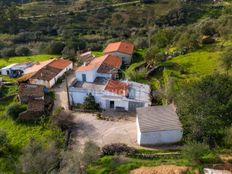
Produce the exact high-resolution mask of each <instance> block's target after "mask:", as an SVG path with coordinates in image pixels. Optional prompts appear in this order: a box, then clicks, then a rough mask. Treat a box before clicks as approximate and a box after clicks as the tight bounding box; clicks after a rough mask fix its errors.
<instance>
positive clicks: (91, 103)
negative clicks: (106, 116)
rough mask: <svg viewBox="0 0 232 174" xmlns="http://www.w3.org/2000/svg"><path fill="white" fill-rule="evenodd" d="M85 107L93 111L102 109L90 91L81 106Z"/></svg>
mask: <svg viewBox="0 0 232 174" xmlns="http://www.w3.org/2000/svg"><path fill="white" fill-rule="evenodd" d="M81 107H82V108H83V109H86V110H93V111H97V110H99V109H100V106H99V104H98V103H96V100H95V97H94V96H93V95H92V94H91V93H89V94H88V95H87V96H86V98H85V101H84V103H83V104H82V106H81Z"/></svg>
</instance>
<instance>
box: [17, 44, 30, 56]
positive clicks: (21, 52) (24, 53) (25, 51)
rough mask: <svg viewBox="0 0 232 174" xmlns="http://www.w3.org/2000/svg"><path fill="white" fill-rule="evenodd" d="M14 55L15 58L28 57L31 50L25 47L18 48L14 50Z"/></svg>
mask: <svg viewBox="0 0 232 174" xmlns="http://www.w3.org/2000/svg"><path fill="white" fill-rule="evenodd" d="M15 54H16V55H17V56H28V55H30V54H31V50H30V49H29V48H27V47H25V46H19V47H17V48H16V49H15Z"/></svg>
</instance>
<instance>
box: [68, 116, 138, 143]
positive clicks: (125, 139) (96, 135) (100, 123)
mask: <svg viewBox="0 0 232 174" xmlns="http://www.w3.org/2000/svg"><path fill="white" fill-rule="evenodd" d="M73 114H74V116H75V119H74V121H75V123H76V125H77V128H76V129H75V130H74V131H73V134H72V138H73V142H72V145H73V147H75V146H78V147H80V146H82V147H83V145H84V143H85V142H86V141H88V140H91V141H94V142H95V143H97V144H98V145H99V146H100V147H102V146H104V145H106V144H112V143H125V144H127V145H129V146H133V147H138V146H137V143H136V121H135V117H130V118H129V119H125V120H118V121H106V120H98V119H97V118H96V116H95V115H94V114H91V113H80V112H75V113H73Z"/></svg>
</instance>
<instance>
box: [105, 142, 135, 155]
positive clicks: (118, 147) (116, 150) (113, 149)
mask: <svg viewBox="0 0 232 174" xmlns="http://www.w3.org/2000/svg"><path fill="white" fill-rule="evenodd" d="M102 153H103V155H115V154H117V155H120V154H126V155H133V154H135V153H136V150H135V149H134V148H132V147H129V146H127V145H126V144H121V143H118V144H111V145H105V146H104V147H103V148H102Z"/></svg>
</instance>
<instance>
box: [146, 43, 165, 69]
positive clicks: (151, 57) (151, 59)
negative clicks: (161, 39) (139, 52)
mask: <svg viewBox="0 0 232 174" xmlns="http://www.w3.org/2000/svg"><path fill="white" fill-rule="evenodd" d="M164 58H165V57H164V54H163V53H162V52H161V51H160V49H159V48H158V47H157V46H153V47H151V48H149V49H148V50H147V52H146V54H145V60H146V62H148V63H154V64H156V65H157V64H159V63H160V62H161V61H162V60H164Z"/></svg>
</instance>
